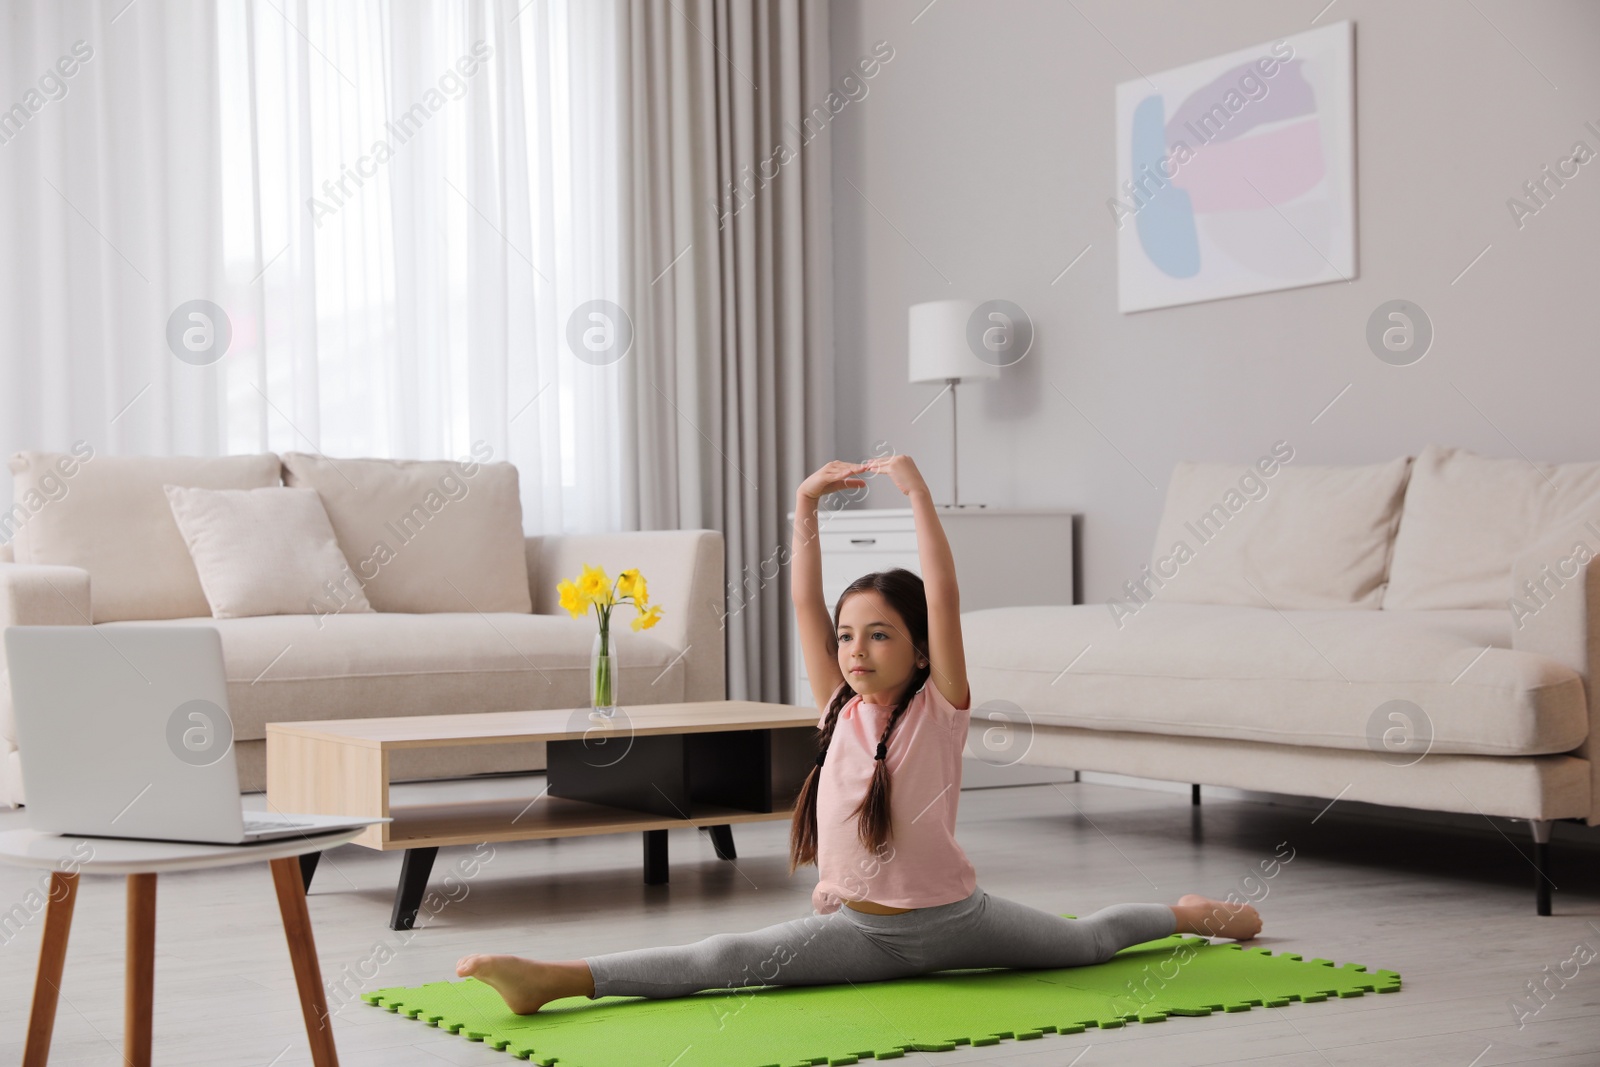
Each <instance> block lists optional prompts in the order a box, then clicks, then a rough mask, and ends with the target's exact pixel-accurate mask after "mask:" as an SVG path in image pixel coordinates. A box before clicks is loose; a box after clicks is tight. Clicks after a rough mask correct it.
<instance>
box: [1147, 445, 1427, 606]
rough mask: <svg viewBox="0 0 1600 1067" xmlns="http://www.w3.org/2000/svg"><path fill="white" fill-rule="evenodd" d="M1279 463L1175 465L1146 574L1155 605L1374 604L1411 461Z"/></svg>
mask: <svg viewBox="0 0 1600 1067" xmlns="http://www.w3.org/2000/svg"><path fill="white" fill-rule="evenodd" d="M1287 454H1288V456H1289V457H1291V458H1292V457H1293V455H1294V453H1293V451H1292V450H1289V451H1288V453H1287ZM1280 458H1282V452H1281V451H1280V452H1278V453H1274V455H1272V456H1264V457H1262V460H1261V461H1260V462H1259V463H1258V464H1256V465H1250V466H1234V465H1230V464H1221V463H1188V462H1180V463H1179V464H1178V465H1177V466H1176V468H1175V469H1174V470H1173V472H1172V481H1171V483H1170V484H1169V485H1168V487H1167V498H1166V504H1165V506H1164V508H1163V509H1162V514H1161V523H1160V526H1159V527H1158V528H1157V530H1156V541H1155V550H1154V553H1153V556H1152V559H1151V564H1150V572H1149V575H1148V576H1144V579H1145V582H1146V587H1145V588H1146V591H1147V592H1148V593H1149V594H1150V595H1152V596H1153V597H1154V599H1156V600H1161V601H1168V602H1177V603H1191V604H1248V605H1253V606H1256V607H1265V606H1268V605H1270V606H1272V607H1276V608H1279V609H1282V610H1284V611H1289V610H1293V609H1302V608H1305V609H1317V608H1377V607H1378V606H1379V603H1380V601H1381V600H1382V597H1383V582H1384V576H1385V572H1386V570H1387V567H1388V562H1389V547H1390V543H1391V541H1392V539H1393V537H1394V527H1395V522H1396V520H1397V518H1398V516H1399V511H1400V498H1401V495H1402V493H1403V491H1404V488H1405V481H1406V470H1407V466H1408V463H1409V461H1408V460H1407V459H1405V458H1401V459H1395V460H1391V461H1389V462H1388V463H1379V464H1374V465H1372V466H1360V467H1317V466H1294V465H1291V464H1290V463H1289V462H1288V461H1287V460H1285V461H1284V462H1281V463H1280V462H1277V460H1278V459H1280ZM1131 606H1132V607H1134V608H1137V606H1138V604H1137V603H1134V604H1132V605H1131Z"/></svg>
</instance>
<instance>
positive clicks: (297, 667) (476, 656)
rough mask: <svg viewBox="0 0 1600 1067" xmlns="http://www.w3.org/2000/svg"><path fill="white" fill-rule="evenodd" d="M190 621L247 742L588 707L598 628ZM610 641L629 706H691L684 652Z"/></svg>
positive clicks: (335, 619)
mask: <svg viewBox="0 0 1600 1067" xmlns="http://www.w3.org/2000/svg"><path fill="white" fill-rule="evenodd" d="M183 621H184V622H185V623H188V624H191V625H192V624H194V623H196V622H199V623H203V624H206V625H210V626H214V627H216V629H217V632H218V633H219V634H220V635H221V636H222V651H223V657H224V659H225V660H226V663H227V676H228V711H229V715H230V716H231V718H232V719H233V731H234V737H235V739H237V740H240V741H251V740H259V739H260V738H263V737H265V736H266V724H267V723H269V722H297V721H305V720H317V719H366V718H374V717H379V716H389V715H435V714H442V713H445V712H462V711H515V710H525V709H538V708H579V707H584V708H586V707H588V688H589V651H590V649H591V648H592V647H593V645H594V636H595V624H594V622H593V620H590V619H572V618H568V617H566V616H555V615H522V614H514V613H506V614H498V615H484V614H478V613H477V612H465V613H460V614H454V613H443V612H441V613H431V614H421V615H411V614H395V613H390V614H385V613H374V614H368V615H326V616H321V617H318V616H312V615H262V616H259V617H256V618H249V619H211V618H209V617H208V618H204V619H187V620H183ZM175 624H176V623H168V622H126V623H117V624H116V625H119V626H164V625H175ZM611 639H612V644H613V647H614V649H615V651H616V655H617V657H618V663H619V668H618V672H619V673H618V682H617V687H618V688H617V694H618V698H619V700H620V701H621V703H622V704H624V705H631V704H662V703H670V702H675V701H680V700H683V699H684V695H683V694H684V679H685V677H686V673H685V665H684V663H683V657H682V656H680V655H679V650H677V649H674V648H672V647H670V646H668V645H667V644H665V643H664V642H662V641H659V640H657V639H656V638H654V637H652V636H650V635H649V634H648V633H633V632H631V631H629V630H628V628H627V627H625V626H624V627H622V628H621V630H620V631H616V630H614V631H613V632H612V635H611Z"/></svg>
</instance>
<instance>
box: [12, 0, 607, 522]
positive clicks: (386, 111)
mask: <svg viewBox="0 0 1600 1067" xmlns="http://www.w3.org/2000/svg"><path fill="white" fill-rule="evenodd" d="M125 3H126V0H111V2H110V3H107V4H105V5H99V4H87V3H85V4H66V5H57V4H55V3H49V2H44V0H38V2H31V3H30V2H23V3H14V4H10V5H8V8H7V10H6V12H5V13H4V15H3V16H0V18H4V20H5V24H4V25H5V29H6V30H7V32H6V34H5V37H6V40H5V41H4V42H0V48H3V49H5V53H4V58H5V60H6V62H5V67H6V69H9V70H12V71H21V72H24V76H25V77H26V76H27V72H31V71H34V70H35V69H37V70H39V71H47V70H48V69H50V67H51V64H53V63H54V62H55V60H56V58H57V55H58V54H60V53H70V50H71V48H72V45H73V42H74V41H75V40H77V39H80V38H82V39H85V40H87V41H89V42H91V47H92V48H93V51H94V56H93V58H91V59H90V60H88V61H87V62H84V63H82V64H81V65H80V69H79V70H78V71H77V72H76V73H75V75H74V76H73V78H72V79H71V80H70V81H69V82H68V83H67V84H68V85H69V91H68V92H67V93H66V94H65V95H64V96H63V97H62V98H60V99H59V100H58V101H51V102H49V103H48V105H47V106H46V107H44V108H42V109H41V110H40V111H39V112H38V113H37V114H32V115H30V117H29V119H28V120H27V122H26V123H25V125H24V126H23V127H22V128H21V129H20V132H19V134H18V136H17V137H15V138H14V139H12V140H11V141H5V142H0V196H5V197H6V199H5V201H4V202H6V203H8V204H12V205H19V206H20V208H21V212H20V214H19V215H11V214H10V213H9V212H8V213H7V216H8V217H7V221H6V222H4V223H0V226H5V227H6V229H5V230H0V241H3V240H4V239H5V238H8V237H10V238H15V239H14V240H11V241H6V242H5V243H6V245H7V247H8V248H9V249H10V251H9V252H0V271H4V272H5V273H4V274H0V277H3V278H5V279H7V280H8V281H11V282H14V283H15V284H13V285H11V286H8V287H7V289H6V291H5V293H4V295H0V344H3V345H4V350H3V352H0V355H3V359H0V364H3V366H0V374H3V375H4V378H3V379H0V383H3V385H4V386H6V387H8V388H6V390H5V391H6V394H7V396H6V398H5V399H4V400H0V404H3V407H0V412H3V416H4V418H3V424H0V447H5V448H7V449H8V450H9V449H15V448H25V447H32V448H59V447H65V446H66V445H68V444H69V443H70V442H71V441H72V440H75V439H78V438H83V439H86V440H89V441H90V442H91V443H92V444H94V445H95V446H96V447H97V448H100V449H102V450H103V451H105V452H107V453H110V454H115V453H173V452H182V453H190V454H220V453H236V452H250V451H278V452H286V451H320V452H324V453H326V454H329V455H333V456H340V455H372V456H395V457H418V458H433V457H450V456H459V455H464V454H466V452H467V451H468V449H469V448H470V447H471V445H472V444H473V443H474V442H476V441H480V440H481V441H484V442H487V443H488V444H489V445H490V446H491V447H492V448H493V449H494V453H495V457H496V458H499V459H508V460H510V461H512V462H514V463H516V464H517V466H518V468H519V470H520V473H521V477H522V486H523V508H524V520H525V523H526V525H527V527H528V528H529V529H530V530H548V531H559V530H575V529H589V530H600V529H618V528H621V527H622V526H623V525H624V524H625V522H626V516H625V514H624V506H623V487H622V479H621V477H620V471H621V465H622V459H623V457H622V453H621V441H622V436H621V434H622V416H621V414H620V410H621V408H620V403H619V396H620V394H621V377H622V375H623V374H624V373H626V368H627V366H628V362H627V361H625V360H624V361H620V362H611V361H608V360H607V359H605V358H604V355H603V352H602V355H601V356H600V357H595V356H594V355H593V353H589V354H588V358H578V356H576V355H575V354H574V352H573V350H572V348H571V347H570V345H569V341H568V334H569V331H568V329H567V326H568V319H569V318H571V317H572V315H573V312H574V310H575V309H578V308H579V307H580V305H584V304H586V303H587V302H589V301H595V300H608V301H617V300H618V293H619V282H618V278H619V271H620V243H621V239H620V227H619V223H618V218H619V199H620V193H619V188H620V186H619V175H618V171H617V165H618V160H617V153H616V150H615V145H616V142H617V121H618V120H617V114H618V92H617V89H616V78H617V63H618V48H619V45H618V38H617V26H616V21H615V9H614V6H613V5H611V4H606V3H598V4H597V3H589V2H586V0H570V2H569V0H534V2H532V3H527V2H526V0H522V2H520V3H513V2H511V0H503V2H499V0H394V2H393V3H389V2H381V0H373V2H369V3H360V4H342V3H341V4H335V3H324V2H311V0H222V2H220V3H216V4H209V3H198V2H196V3H182V2H179V3H168V4H138V5H135V6H132V7H128V8H126V9H124V5H125ZM0 106H3V104H0ZM5 131H6V128H5V125H4V123H3V122H0V137H3V135H4V133H5ZM47 179H48V180H47ZM29 208H34V209H37V210H36V211H32V212H30V211H29ZM41 263H44V264H48V266H49V268H50V269H48V270H42V271H37V272H36V271H35V270H34V269H33V268H34V267H35V265H37V264H41ZM192 299H207V300H210V301H213V302H214V303H216V304H217V305H219V306H220V307H221V308H222V310H223V312H224V314H225V315H226V317H227V319H226V321H227V324H228V325H229V326H230V327H231V333H232V339H231V343H230V345H229V348H228V350H227V353H226V355H224V356H223V357H222V358H221V359H220V360H218V361H216V362H215V363H211V364H205V365H193V364H191V363H187V362H184V361H182V360H180V359H178V358H177V357H175V356H174V355H173V353H172V352H171V351H169V350H168V345H167V342H166V330H167V320H168V318H169V317H170V316H171V315H172V313H173V311H174V310H175V309H177V308H178V307H179V306H180V305H182V304H184V303H185V302H186V301H188V300H192ZM592 321H598V322H599V324H600V325H599V326H598V327H594V328H599V329H601V330H602V332H604V330H615V331H623V330H625V325H624V324H622V323H613V322H610V321H609V320H590V319H589V318H588V317H587V316H585V317H583V319H582V322H581V323H580V325H583V326H589V325H591V323H592ZM579 336H583V333H582V331H581V330H580V331H579ZM591 336H592V335H591ZM34 360H37V361H38V362H37V365H35V364H34V362H33V361H34ZM130 401H131V403H130Z"/></svg>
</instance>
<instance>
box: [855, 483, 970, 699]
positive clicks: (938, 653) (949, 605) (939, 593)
mask: <svg viewBox="0 0 1600 1067" xmlns="http://www.w3.org/2000/svg"><path fill="white" fill-rule="evenodd" d="M866 466H867V469H868V470H871V471H873V472H874V473H878V474H887V475H888V476H889V478H890V479H891V480H892V481H893V482H894V485H895V488H896V489H899V490H900V491H901V492H902V493H904V494H905V495H906V497H907V498H908V499H909V500H910V501H911V515H912V518H913V519H914V520H915V522H916V527H917V556H918V558H919V560H920V561H921V564H922V586H923V590H924V592H925V593H926V594H927V597H928V663H929V665H930V670H931V674H930V677H931V679H932V681H933V684H934V685H936V686H938V687H939V692H940V693H942V694H944V698H945V699H946V700H948V701H949V702H950V705H951V706H952V707H954V708H957V709H965V708H966V706H967V700H968V697H969V696H970V695H971V694H970V691H969V689H968V686H967V652H966V648H965V647H964V646H963V645H962V643H961V590H960V589H959V588H958V587H957V585H956V561H955V557H954V556H953V555H951V553H950V542H949V540H948V539H947V538H946V537H945V535H944V526H943V525H942V524H941V523H940V522H939V511H938V509H937V508H935V507H934V505H933V494H932V493H930V492H929V491H928V483H927V482H925V481H923V480H922V472H921V471H919V470H917V465H916V464H915V463H913V462H912V461H911V457H910V456H907V455H896V456H885V457H883V458H882V459H870V460H868V461H867V463H866Z"/></svg>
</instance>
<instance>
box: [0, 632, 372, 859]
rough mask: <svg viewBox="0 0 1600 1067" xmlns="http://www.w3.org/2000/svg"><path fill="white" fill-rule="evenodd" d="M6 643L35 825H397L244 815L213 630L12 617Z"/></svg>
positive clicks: (166, 832) (219, 834) (232, 831)
mask: <svg viewBox="0 0 1600 1067" xmlns="http://www.w3.org/2000/svg"><path fill="white" fill-rule="evenodd" d="M5 642H6V660H7V662H8V663H9V665H10V669H11V697H12V704H13V707H14V709H15V716H16V730H17V747H18V749H19V750H20V755H21V758H22V780H23V785H24V788H25V790H26V792H27V797H28V801H27V807H28V816H29V825H30V826H31V827H32V828H33V829H35V830H39V831H42V832H44V833H56V834H71V835H73V836H81V837H124V838H147V839H151V840H161V841H196V842H205V843H212V844H224V845H237V844H250V843H254V842H257V841H271V840H276V839H279V838H284V837H294V836H312V835H315V834H323V833H329V832H331V831H334V830H342V829H347V828H351V827H357V826H367V825H370V824H372V823H374V822H383V821H387V820H382V819H375V818H368V817H350V816H343V815H285V814H280V813H262V812H247V811H245V810H244V807H243V805H242V804H241V802H240V799H239V772H238V768H237V766H236V764H235V763H234V752H233V726H232V721H231V720H230V718H229V716H228V686H227V679H226V676H225V674H224V673H223V660H222V640H221V638H220V637H219V636H218V634H217V631H216V630H215V629H214V628H212V627H209V626H148V625H144V626H140V625H132V626H116V625H112V626H13V627H9V628H8V629H7V630H6V632H5Z"/></svg>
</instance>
